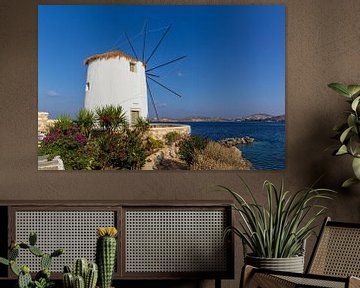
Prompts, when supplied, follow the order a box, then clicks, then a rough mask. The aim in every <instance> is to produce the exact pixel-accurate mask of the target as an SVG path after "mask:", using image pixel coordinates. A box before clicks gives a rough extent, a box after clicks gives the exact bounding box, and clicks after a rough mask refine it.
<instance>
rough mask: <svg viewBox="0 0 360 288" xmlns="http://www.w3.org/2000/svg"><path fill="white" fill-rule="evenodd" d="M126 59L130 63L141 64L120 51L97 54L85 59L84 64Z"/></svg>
mask: <svg viewBox="0 0 360 288" xmlns="http://www.w3.org/2000/svg"><path fill="white" fill-rule="evenodd" d="M116 57H118V58H125V59H126V60H128V61H134V62H141V61H140V60H138V59H136V58H134V57H132V56H129V55H128V54H126V53H124V52H122V51H120V50H114V51H108V52H105V53H101V54H95V55H92V56H90V57H88V58H86V59H85V61H84V64H85V65H89V64H90V63H91V62H93V61H95V60H98V59H110V58H116Z"/></svg>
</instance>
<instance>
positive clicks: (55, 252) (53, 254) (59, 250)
mask: <svg viewBox="0 0 360 288" xmlns="http://www.w3.org/2000/svg"><path fill="white" fill-rule="evenodd" d="M63 253H64V249H57V250H55V251H54V252H52V253H51V257H58V256H60V255H61V254H63Z"/></svg>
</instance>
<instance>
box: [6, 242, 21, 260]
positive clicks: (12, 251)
mask: <svg viewBox="0 0 360 288" xmlns="http://www.w3.org/2000/svg"><path fill="white" fill-rule="evenodd" d="M8 256H9V260H14V261H15V260H16V258H17V257H18V256H19V246H18V245H16V246H15V247H14V248H12V249H10V250H9V252H8Z"/></svg>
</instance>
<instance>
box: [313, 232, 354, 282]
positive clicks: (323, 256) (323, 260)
mask: <svg viewBox="0 0 360 288" xmlns="http://www.w3.org/2000/svg"><path fill="white" fill-rule="evenodd" d="M309 273H312V274H320V275H331V276H344V277H347V276H356V277H360V229H359V228H350V227H332V226H326V227H325V229H324V231H323V234H322V238H321V242H320V243H319V246H318V250H317V251H316V255H315V258H314V261H313V263H312V265H311V268H310V271H309Z"/></svg>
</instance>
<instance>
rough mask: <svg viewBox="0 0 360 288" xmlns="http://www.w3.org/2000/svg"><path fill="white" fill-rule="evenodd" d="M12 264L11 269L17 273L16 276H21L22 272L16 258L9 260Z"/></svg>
mask: <svg viewBox="0 0 360 288" xmlns="http://www.w3.org/2000/svg"><path fill="white" fill-rule="evenodd" d="M9 264H10V269H11V271H12V272H13V273H14V274H15V275H16V276H19V274H20V272H21V271H20V268H19V267H18V266H17V265H16V262H15V261H14V260H10V262H9Z"/></svg>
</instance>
